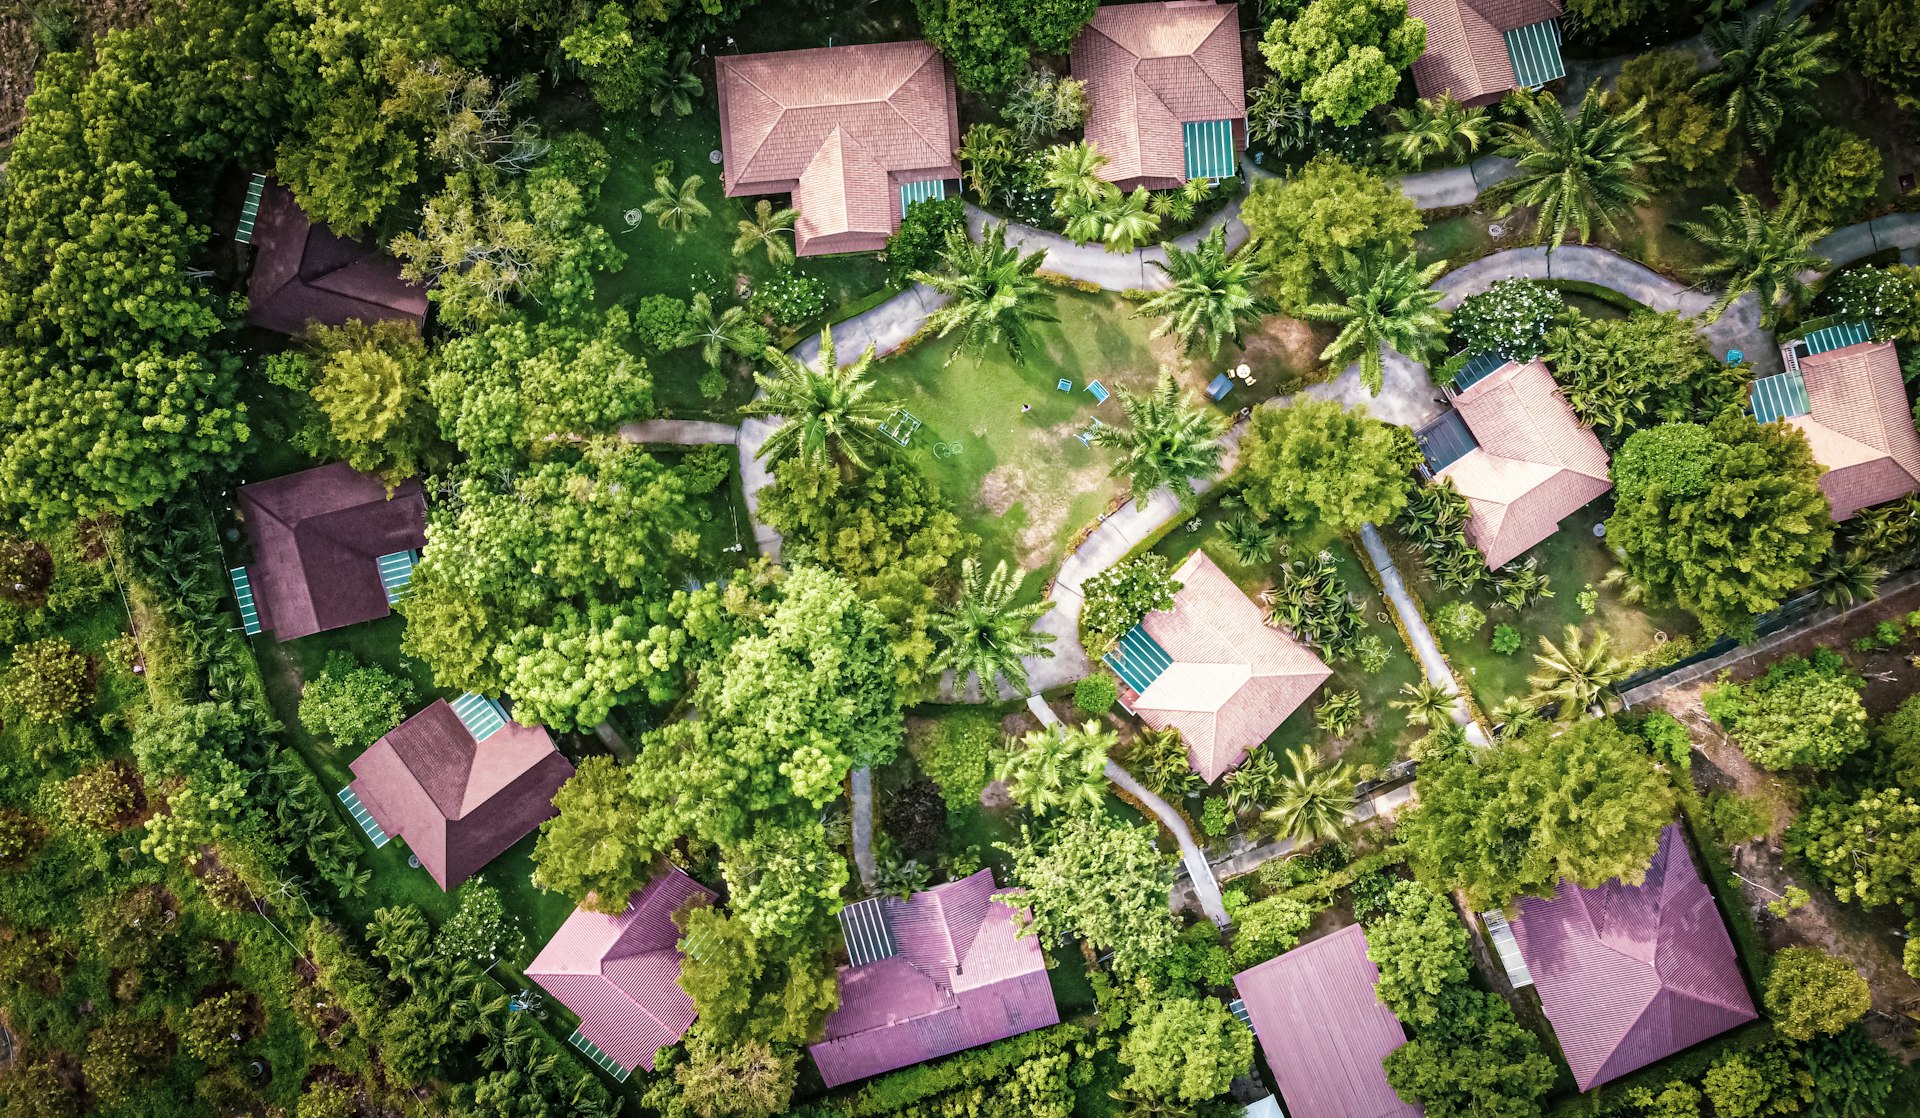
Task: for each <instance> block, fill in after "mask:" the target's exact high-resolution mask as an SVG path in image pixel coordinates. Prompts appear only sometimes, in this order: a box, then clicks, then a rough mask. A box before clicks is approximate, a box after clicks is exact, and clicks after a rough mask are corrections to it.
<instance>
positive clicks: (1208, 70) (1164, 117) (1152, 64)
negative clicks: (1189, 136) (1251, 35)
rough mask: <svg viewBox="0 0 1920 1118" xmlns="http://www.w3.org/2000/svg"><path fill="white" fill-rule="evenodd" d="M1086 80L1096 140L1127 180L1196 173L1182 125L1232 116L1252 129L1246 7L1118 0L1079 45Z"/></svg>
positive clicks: (1118, 178) (1119, 178) (1117, 177)
mask: <svg viewBox="0 0 1920 1118" xmlns="http://www.w3.org/2000/svg"><path fill="white" fill-rule="evenodd" d="M1072 68H1073V76H1074V77H1076V78H1079V79H1080V80H1082V81H1084V82H1086V84H1087V98H1088V101H1089V113H1088V117H1087V125H1086V137H1087V140H1088V142H1090V143H1091V144H1093V146H1094V147H1095V148H1097V149H1098V150H1099V151H1100V153H1101V154H1102V155H1104V156H1106V157H1107V160H1108V163H1107V166H1106V169H1105V172H1104V173H1105V175H1106V177H1107V178H1108V179H1109V180H1111V181H1113V182H1116V183H1120V184H1122V185H1123V186H1132V185H1134V184H1135V183H1137V182H1140V181H1141V180H1154V181H1155V182H1172V181H1178V180H1183V179H1185V178H1186V166H1187V163H1186V140H1185V137H1184V135H1183V133H1182V131H1181V125H1183V124H1185V123H1188V122H1193V121H1212V120H1230V121H1233V122H1235V124H1236V126H1237V127H1236V135H1238V136H1244V125H1245V120H1246V116H1247V99H1246V79H1245V75H1244V73H1243V70H1242V64H1241V57H1240V20H1239V8H1238V7H1237V6H1236V5H1233V4H1215V3H1212V2H1211V0H1172V2H1170V3H1145V4H1110V5H1107V6H1104V7H1101V8H1099V9H1098V10H1096V11H1095V12H1094V16H1093V19H1092V21H1091V22H1089V23H1088V24H1087V26H1086V27H1085V28H1083V29H1081V31H1080V33H1079V35H1078V36H1077V37H1075V39H1074V42H1073V54H1072Z"/></svg>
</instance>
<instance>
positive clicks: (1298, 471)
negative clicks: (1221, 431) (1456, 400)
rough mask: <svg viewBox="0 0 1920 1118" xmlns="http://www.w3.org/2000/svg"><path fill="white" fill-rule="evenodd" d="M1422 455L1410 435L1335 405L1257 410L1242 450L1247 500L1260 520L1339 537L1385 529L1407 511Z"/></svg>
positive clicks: (1331, 402) (1298, 404)
mask: <svg viewBox="0 0 1920 1118" xmlns="http://www.w3.org/2000/svg"><path fill="white" fill-rule="evenodd" d="M1419 460H1420V459H1419V450H1418V448H1417V447H1415V445H1414V443H1413V440H1412V439H1411V438H1410V437H1408V435H1407V430H1406V428H1404V427H1397V426H1395V425H1393V424H1391V423H1382V422H1381V421H1379V420H1377V419H1374V418H1373V417H1371V416H1369V415H1368V414H1367V409H1366V408H1365V407H1364V406H1363V407H1357V408H1355V409H1353V410H1352V411H1348V410H1347V409H1346V408H1344V407H1342V406H1341V405H1340V403H1339V401H1337V400H1304V399H1303V400H1299V401H1297V402H1295V403H1294V404H1293V405H1292V406H1291V407H1285V408H1255V409H1253V418H1252V421H1251V422H1250V423H1249V424H1248V427H1247V433H1246V435H1245V437H1244V438H1242V439H1241V442H1240V475H1241V477H1242V478H1243V479H1244V488H1243V489H1242V493H1243V494H1244V495H1245V497H1246V501H1247V504H1248V505H1249V506H1250V507H1251V508H1252V509H1253V510H1254V511H1255V512H1257V513H1260V514H1261V515H1262V516H1271V515H1275V514H1278V515H1283V516H1286V517H1289V518H1291V519H1292V520H1294V521H1296V522H1304V521H1308V520H1319V521H1320V522H1322V523H1324V524H1327V525H1328V526H1330V527H1333V528H1335V529H1338V530H1340V531H1351V530H1354V529H1357V528H1359V527H1360V525H1362V524H1366V523H1368V522H1374V523H1386V522H1388V521H1391V520H1392V519H1393V518H1394V517H1396V516H1398V515H1399V512H1400V510H1401V509H1402V508H1405V507H1406V504H1407V496H1408V494H1409V493H1411V492H1412V489H1413V468H1414V466H1415V465H1416V464H1417V463H1418V462H1419Z"/></svg>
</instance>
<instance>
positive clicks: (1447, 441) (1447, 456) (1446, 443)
mask: <svg viewBox="0 0 1920 1118" xmlns="http://www.w3.org/2000/svg"><path fill="white" fill-rule="evenodd" d="M1413 438H1414V441H1415V442H1417V443H1419V444H1420V453H1421V454H1422V455H1424V456H1425V457H1426V459H1427V469H1429V470H1432V471H1433V472H1434V473H1436V474H1437V473H1439V472H1440V471H1441V470H1444V469H1446V468H1447V467H1448V466H1451V465H1453V464H1454V463H1455V462H1458V461H1459V460H1460V459H1462V458H1464V457H1465V456H1466V455H1467V452H1469V451H1471V450H1473V449H1475V448H1476V447H1478V446H1479V445H1480V444H1479V443H1477V442H1475V441H1474V438H1473V432H1472V431H1469V430H1468V429H1467V421H1466V420H1464V419H1462V418H1460V413H1459V412H1457V411H1448V412H1444V413H1442V414H1441V416H1440V418H1438V419H1436V420H1434V421H1433V422H1432V423H1429V424H1427V425H1426V426H1425V427H1422V428H1420V429H1419V430H1418V431H1415V432H1414V433H1413Z"/></svg>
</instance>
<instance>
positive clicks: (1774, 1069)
mask: <svg viewBox="0 0 1920 1118" xmlns="http://www.w3.org/2000/svg"><path fill="white" fill-rule="evenodd" d="M1796 1063H1797V1062H1796V1061H1795V1060H1794V1059H1793V1055H1792V1053H1791V1050H1789V1049H1787V1048H1786V1047H1785V1046H1784V1045H1778V1044H1772V1045H1768V1046H1766V1047H1764V1048H1756V1049H1754V1050H1752V1051H1748V1052H1734V1053H1730V1054H1728V1055H1726V1056H1723V1057H1721V1058H1720V1060H1719V1061H1718V1062H1716V1063H1715V1064H1714V1065H1713V1067H1711V1068H1709V1069H1708V1071H1707V1074H1706V1077H1705V1079H1703V1080H1702V1081H1701V1084H1700V1086H1701V1088H1702V1089H1703V1090H1704V1091H1705V1092H1706V1096H1707V1101H1708V1102H1710V1103H1712V1104H1713V1113H1714V1118H1761V1116H1762V1115H1768V1114H1797V1113H1799V1112H1800V1104H1801V1103H1804V1102H1807V1101H1809V1100H1811V1099H1812V1097H1813V1092H1812V1090H1811V1088H1812V1076H1810V1075H1809V1074H1808V1073H1807V1072H1806V1070H1805V1069H1803V1068H1800V1067H1798V1066H1796Z"/></svg>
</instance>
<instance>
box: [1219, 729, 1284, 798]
mask: <svg viewBox="0 0 1920 1118" xmlns="http://www.w3.org/2000/svg"><path fill="white" fill-rule="evenodd" d="M1220 783H1221V784H1222V785H1224V786H1225V787H1226V790H1227V809H1228V810H1229V811H1231V812H1233V813H1234V814H1235V815H1239V814H1240V813H1241V812H1243V811H1245V810H1247V809H1248V808H1250V807H1254V806H1256V805H1258V804H1262V803H1265V802H1266V801H1267V800H1268V799H1269V798H1270V797H1271V796H1272V795H1273V790H1274V789H1275V788H1278V787H1279V786H1280V763H1279V762H1278V761H1275V760H1274V759H1273V751H1272V750H1270V749H1268V748H1267V747H1266V746H1265V745H1256V746H1254V747H1253V748H1252V749H1249V750H1247V756H1246V759H1245V760H1243V761H1241V762H1240V766H1239V767H1238V768H1236V769H1234V770H1233V771H1232V772H1229V773H1228V774H1227V775H1226V776H1223V777H1221V778H1220Z"/></svg>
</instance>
